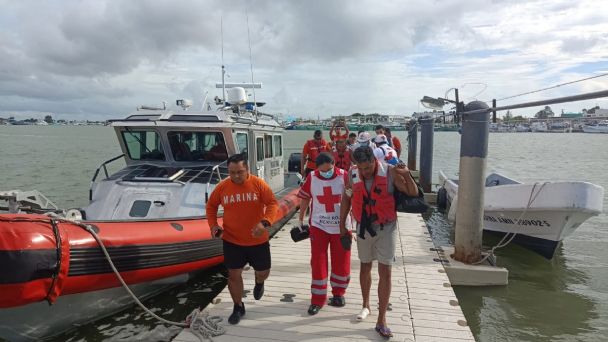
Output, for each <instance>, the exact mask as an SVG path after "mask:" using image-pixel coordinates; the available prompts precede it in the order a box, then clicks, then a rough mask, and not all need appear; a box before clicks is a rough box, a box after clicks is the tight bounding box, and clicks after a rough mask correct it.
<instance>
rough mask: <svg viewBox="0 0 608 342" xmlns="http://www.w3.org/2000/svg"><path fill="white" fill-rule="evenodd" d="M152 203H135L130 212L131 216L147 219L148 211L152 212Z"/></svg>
mask: <svg viewBox="0 0 608 342" xmlns="http://www.w3.org/2000/svg"><path fill="white" fill-rule="evenodd" d="M151 204H152V202H150V201H135V202H133V206H131V210H130V211H129V216H131V217H146V216H148V211H149V210H150V205H151Z"/></svg>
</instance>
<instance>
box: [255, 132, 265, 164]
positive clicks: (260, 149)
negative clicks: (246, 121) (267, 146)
mask: <svg viewBox="0 0 608 342" xmlns="http://www.w3.org/2000/svg"><path fill="white" fill-rule="evenodd" d="M255 146H256V149H257V154H258V161H263V160H264V139H263V138H262V137H259V138H256V139H255Z"/></svg>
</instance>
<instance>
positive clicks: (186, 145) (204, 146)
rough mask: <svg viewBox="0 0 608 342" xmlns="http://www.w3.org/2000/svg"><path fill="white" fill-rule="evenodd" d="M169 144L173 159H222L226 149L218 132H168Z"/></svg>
mask: <svg viewBox="0 0 608 342" xmlns="http://www.w3.org/2000/svg"><path fill="white" fill-rule="evenodd" d="M167 136H168V138H169V144H170V146H171V153H172V154H173V158H174V159H175V161H201V160H205V161H224V160H226V159H228V151H227V149H226V142H225V140H224V136H223V135H222V133H220V132H187V131H179V132H169V133H168V135H167Z"/></svg>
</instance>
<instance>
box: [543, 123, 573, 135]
mask: <svg viewBox="0 0 608 342" xmlns="http://www.w3.org/2000/svg"><path fill="white" fill-rule="evenodd" d="M548 132H551V133H571V132H572V126H571V125H570V123H569V122H567V121H557V122H552V123H550V124H549V126H548Z"/></svg>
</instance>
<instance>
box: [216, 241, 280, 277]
mask: <svg viewBox="0 0 608 342" xmlns="http://www.w3.org/2000/svg"><path fill="white" fill-rule="evenodd" d="M247 263H249V265H251V267H253V269H254V270H256V271H266V270H269V269H270V244H269V243H268V242H265V243H263V244H261V245H255V246H240V245H237V244H234V243H230V242H228V241H224V265H225V266H226V268H228V269H239V268H243V267H245V265H246V264H247Z"/></svg>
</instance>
